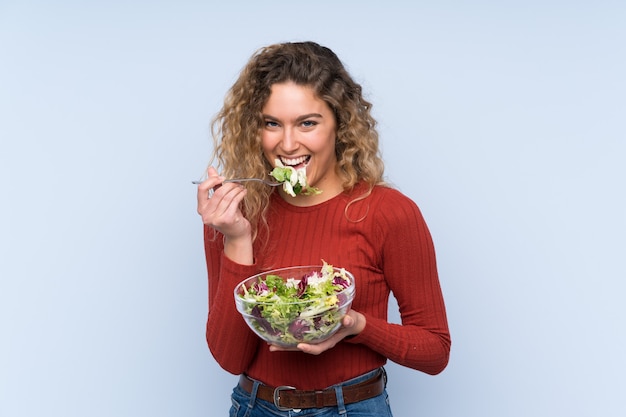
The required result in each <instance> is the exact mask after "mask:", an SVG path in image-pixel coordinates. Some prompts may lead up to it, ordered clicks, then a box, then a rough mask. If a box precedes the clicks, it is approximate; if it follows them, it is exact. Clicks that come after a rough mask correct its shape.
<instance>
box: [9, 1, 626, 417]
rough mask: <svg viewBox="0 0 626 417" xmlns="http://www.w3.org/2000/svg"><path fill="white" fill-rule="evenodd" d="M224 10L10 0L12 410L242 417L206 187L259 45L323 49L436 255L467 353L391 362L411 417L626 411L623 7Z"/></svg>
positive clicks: (198, 5) (456, 345)
mask: <svg viewBox="0 0 626 417" xmlns="http://www.w3.org/2000/svg"><path fill="white" fill-rule="evenodd" d="M209 3H210V2H201V1H177V2H163V1H162V2H147V1H145V2H139V1H134V2H133V1H130V2H121V1H120V2H117V1H112V2H92V3H91V4H90V3H89V2H79V1H57V2H43V1H40V2H38V1H23V2H18V1H7V0H5V1H0V57H1V58H0V61H1V63H0V139H1V141H0V200H1V204H0V278H1V279H0V333H1V335H2V336H1V343H0V416H3V417H4V416H6V417H31V416H40V415H47V416H63V417H73V416H84V415H89V416H92V417H99V416H107V417H108V416H115V417H131V416H132V417H136V416H148V415H150V416H154V417H177V416H189V417H191V416H207V415H211V416H212V415H226V412H227V409H228V406H229V402H230V400H229V397H228V396H229V392H230V389H231V388H232V386H233V385H234V384H235V382H236V377H234V376H232V375H229V374H228V373H226V372H224V371H222V370H221V369H220V368H219V367H218V366H217V365H216V364H215V362H214V361H213V359H212V357H211V356H210V353H209V351H208V349H207V348H206V344H205V341H204V322H205V317H206V310H207V306H206V291H207V285H206V271H205V265H204V261H203V252H202V235H201V223H200V219H199V217H198V216H197V215H196V213H195V188H194V187H193V186H192V185H191V184H190V181H191V180H192V179H196V178H197V177H199V176H200V175H201V173H202V171H203V169H204V166H205V163H206V162H207V159H208V155H209V152H210V142H209V139H208V138H209V127H208V125H209V120H210V118H211V117H212V116H213V114H214V113H215V112H216V111H217V110H218V109H219V107H220V103H221V100H222V98H223V96H224V93H225V92H226V89H227V88H228V87H229V86H230V85H231V83H232V82H233V81H234V79H235V77H236V74H237V72H238V71H239V69H240V68H241V67H242V66H243V64H244V63H245V61H246V60H247V58H248V57H249V56H250V54H252V52H253V51H254V50H255V49H256V48H258V47H260V46H263V45H266V44H269V43H273V42H278V41H286V40H303V39H312V40H316V41H318V42H320V43H322V44H326V45H328V46H330V47H331V48H333V49H334V50H335V51H336V52H337V53H338V55H339V56H340V57H341V58H342V59H343V60H344V61H345V63H346V65H347V67H348V68H349V70H350V71H351V72H352V74H353V75H354V76H355V78H356V79H357V80H359V81H360V82H361V83H362V84H363V87H364V89H365V91H366V92H367V94H368V97H369V98H370V99H371V101H373V103H374V105H375V107H374V112H375V116H376V117H377V119H378V120H379V122H380V131H381V138H382V143H383V152H384V157H385V159H386V162H387V174H388V179H389V181H391V182H392V183H394V184H395V185H396V186H397V187H398V188H400V189H401V190H402V191H403V192H404V193H406V194H407V195H409V196H410V197H411V198H413V199H414V200H415V201H416V202H417V203H418V204H419V205H420V207H421V208H422V211H423V212H424V215H425V217H426V219H427V221H428V223H429V225H430V228H431V232H432V234H433V237H434V240H435V244H436V247H437V253H438V260H439V268H440V276H441V281H442V285H443V289H444V293H445V296H446V302H447V305H448V312H449V320H450V326H451V331H452V336H453V350H452V358H451V362H450V365H449V367H448V368H447V369H446V370H445V372H444V373H443V374H441V375H439V376H436V377H431V376H426V375H423V374H420V373H418V372H415V371H412V370H408V369H404V368H400V367H398V366H396V365H394V364H390V366H389V373H390V378H391V380H390V384H389V385H390V386H389V390H390V395H391V400H392V407H393V408H394V410H395V412H396V415H397V416H414V415H424V416H426V415H428V416H448V417H459V416H464V417H472V416H476V417H478V416H481V417H483V416H494V417H495V416H508V417H517V416H519V417H527V416H557V415H568V416H591V415H606V416H617V415H624V414H625V411H626V408H625V406H624V403H623V401H621V400H620V397H621V395H622V394H623V392H624V390H625V388H626V386H625V384H624V382H623V375H624V371H626V364H625V360H624V351H625V350H626V340H625V339H626V337H625V335H624V319H626V310H625V307H624V302H623V294H624V285H623V283H624V279H625V278H626V268H625V267H624V262H623V259H624V254H625V253H626V243H625V238H624V236H625V235H626V207H625V206H626V195H625V191H624V190H625V187H624V179H625V178H626V169H625V168H624V159H625V156H626V144H625V140H626V125H625V122H624V120H625V114H626V101H625V97H626V82H625V79H626V78H625V77H624V74H626V56H625V55H624V45H625V44H626V26H625V25H624V22H625V21H626V6H624V4H623V2H617V1H615V2H608V1H602V0H601V1H594V2H591V1H590V2H581V1H576V2H565V1H541V2H540V1H532V0H531V1H525V2H522V1H519V2H511V1H501V2H496V1H492V2H490V1H485V0H483V1H478V2H472V4H470V3H469V2H461V1H440V2H421V1H417V2H413V5H409V2H404V1H398V2H393V1H389V2H374V1H354V2H348V1H345V2H333V1H325V0H322V1H318V2H314V3H311V2H302V3H296V2H292V1H275V0H268V1H265V2H254V4H248V3H253V2H237V1H232V2H228V3H227V4H226V5H219V6H217V5H211V4H209ZM220 4H221V2H220ZM383 4H384V6H383ZM393 308H395V307H394V306H393V303H392V309H393ZM391 316H392V318H394V319H397V314H396V313H395V312H393V311H392V314H391Z"/></svg>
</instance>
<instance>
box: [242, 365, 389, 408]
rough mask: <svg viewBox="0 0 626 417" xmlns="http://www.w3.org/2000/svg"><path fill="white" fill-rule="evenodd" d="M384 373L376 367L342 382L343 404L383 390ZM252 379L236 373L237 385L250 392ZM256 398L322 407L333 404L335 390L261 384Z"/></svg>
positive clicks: (279, 403) (293, 405) (281, 405)
mask: <svg viewBox="0 0 626 417" xmlns="http://www.w3.org/2000/svg"><path fill="white" fill-rule="evenodd" d="M385 383H386V375H385V371H384V369H382V368H381V369H379V370H378V372H377V373H376V375H374V376H372V377H371V378H370V379H367V380H365V381H363V382H359V383H357V384H353V385H344V386H342V387H341V388H342V391H343V402H344V404H351V403H355V402H358V401H361V400H366V399H368V398H373V397H376V396H377V395H380V394H382V393H383V391H384V390H385ZM253 385H254V381H253V380H252V379H250V378H248V377H247V376H246V375H241V376H240V377H239V386H240V387H241V388H243V389H244V390H245V391H246V392H248V393H252V387H253ZM256 396H257V398H260V399H262V400H265V401H268V402H270V403H274V405H275V406H276V407H277V408H278V409H279V410H292V409H302V408H322V407H332V406H335V405H337V394H336V393H335V389H334V388H327V389H325V390H322V391H301V390H298V389H295V388H294V387H289V386H280V387H270V386H269V385H264V384H261V385H259V388H258V389H257V393H256Z"/></svg>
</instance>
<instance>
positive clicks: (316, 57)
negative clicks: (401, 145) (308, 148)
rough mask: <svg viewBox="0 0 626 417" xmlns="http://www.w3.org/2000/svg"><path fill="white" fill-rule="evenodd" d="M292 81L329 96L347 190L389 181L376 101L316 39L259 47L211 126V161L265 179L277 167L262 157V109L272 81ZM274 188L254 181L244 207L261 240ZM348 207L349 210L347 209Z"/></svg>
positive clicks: (233, 173) (229, 173)
mask: <svg viewBox="0 0 626 417" xmlns="http://www.w3.org/2000/svg"><path fill="white" fill-rule="evenodd" d="M285 82H293V83H295V84H297V85H301V86H307V87H310V88H312V90H313V91H314V93H315V94H316V96H317V97H319V98H321V99H322V100H324V101H325V102H326V103H327V104H328V106H329V107H330V109H331V110H332V112H333V114H334V115H335V119H336V123H337V138H336V144H335V148H336V156H337V161H338V164H337V173H338V175H339V176H340V178H342V179H343V187H344V190H346V191H347V190H350V189H352V187H354V185H355V184H357V183H358V182H360V181H363V182H365V183H367V184H369V186H370V187H369V191H368V192H367V193H366V194H364V195H363V196H361V197H359V198H357V200H359V199H361V198H365V197H366V196H367V195H369V192H371V189H372V188H373V187H374V185H377V184H384V182H383V171H384V164H383V161H382V158H381V155H380V150H379V146H378V132H377V130H376V121H375V120H374V118H373V117H372V115H371V108H372V104H371V103H370V102H368V101H367V100H366V99H365V98H364V97H363V94H362V88H361V86H360V85H359V84H358V83H356V82H355V81H354V80H353V79H352V77H351V76H350V75H349V74H348V72H347V70H346V69H345V68H344V66H343V64H342V63H341V61H340V60H339V58H338V57H337V55H335V53H334V52H333V51H331V50H330V49H329V48H326V47H324V46H321V45H318V44H317V43H314V42H293V43H292V42H289V43H280V44H275V45H270V46H267V47H264V48H261V49H259V50H258V51H256V52H255V53H254V54H253V55H252V57H251V58H250V60H249V61H248V63H247V65H246V66H245V67H244V68H243V70H242V71H241V73H240V75H239V78H238V79H237V81H236V82H235V83H234V85H233V86H232V87H231V88H230V90H229V91H228V93H227V95H226V97H225V100H224V106H223V107H222V109H221V110H220V111H219V112H218V114H217V115H216V116H215V118H214V119H213V121H212V124H211V132H212V135H213V141H214V148H213V156H212V158H211V161H212V162H213V161H217V163H218V167H219V169H221V170H222V175H224V176H226V177H227V178H229V177H258V178H263V177H265V176H267V174H268V172H270V171H271V169H272V166H271V164H270V162H269V161H267V160H266V159H265V157H264V155H263V152H262V148H261V129H262V127H263V118H262V108H263V106H264V105H265V103H266V102H267V100H268V99H269V96H270V93H271V87H272V85H273V84H277V83H285ZM272 191H273V189H270V187H264V186H263V185H249V186H248V193H247V195H246V198H245V200H244V202H243V207H242V210H243V212H244V214H245V215H246V218H248V220H249V221H250V223H251V225H252V230H253V236H254V237H255V238H256V236H257V233H258V228H259V227H266V226H267V222H266V213H267V208H268V205H269V204H268V203H269V199H270V195H271V193H272ZM346 210H347V209H346Z"/></svg>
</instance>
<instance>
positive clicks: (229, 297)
mask: <svg viewBox="0 0 626 417" xmlns="http://www.w3.org/2000/svg"><path fill="white" fill-rule="evenodd" d="M204 247H205V255H206V261H207V271H208V278H209V285H208V288H209V314H208V319H207V326H206V339H207V343H208V346H209V349H210V351H211V354H212V355H213V357H214V358H215V360H216V361H217V363H219V364H220V366H221V367H222V368H224V369H225V370H226V371H228V372H230V373H232V374H235V375H238V374H241V373H243V372H244V371H245V370H246V369H247V368H248V366H249V364H250V362H251V361H252V359H253V357H254V355H255V353H256V351H257V346H258V343H259V341H260V339H259V338H258V337H257V336H256V335H255V334H254V333H253V332H252V331H251V330H250V328H249V327H248V326H247V325H246V323H245V321H244V320H243V318H242V317H241V314H239V312H238V311H237V308H236V306H235V299H234V295H233V292H234V290H235V286H236V285H237V284H239V283H240V282H241V281H243V280H244V279H245V278H246V277H249V276H252V275H254V274H256V273H257V272H258V271H257V267H256V265H240V264H237V263H235V262H233V261H232V260H230V259H229V258H228V257H227V256H226V255H224V250H223V241H222V236H221V235H219V234H214V232H213V230H212V229H210V228H208V227H206V226H205V231H204Z"/></svg>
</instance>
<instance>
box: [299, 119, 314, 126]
mask: <svg viewBox="0 0 626 417" xmlns="http://www.w3.org/2000/svg"><path fill="white" fill-rule="evenodd" d="M302 126H303V127H313V126H317V122H314V121H313V120H305V121H303V122H302Z"/></svg>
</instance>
